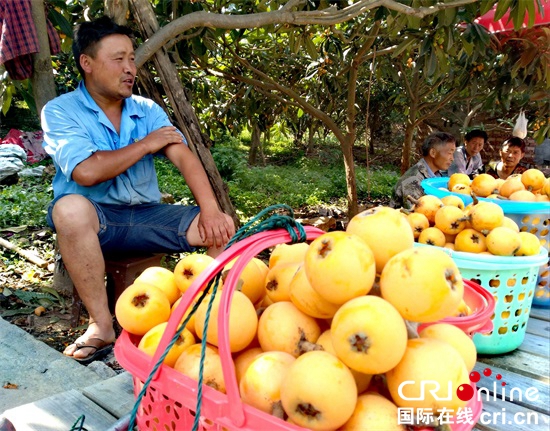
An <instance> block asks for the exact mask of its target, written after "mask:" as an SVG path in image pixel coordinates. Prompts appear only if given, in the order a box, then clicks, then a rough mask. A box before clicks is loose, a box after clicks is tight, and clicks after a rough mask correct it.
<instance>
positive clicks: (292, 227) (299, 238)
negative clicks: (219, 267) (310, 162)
mask: <svg viewBox="0 0 550 431" xmlns="http://www.w3.org/2000/svg"><path fill="white" fill-rule="evenodd" d="M275 211H286V212H287V213H289V215H285V214H271V213H274V212H275ZM268 215H269V217H267V216H268ZM281 228H282V229H286V231H287V232H288V234H289V235H290V238H291V242H292V243H296V242H304V241H305V240H306V239H307V234H306V231H305V229H304V227H303V226H302V225H301V224H300V223H299V222H298V221H296V219H295V218H294V211H293V210H292V208H291V207H289V206H288V205H285V204H277V205H271V206H269V207H267V208H265V209H264V210H262V211H260V212H259V213H258V214H257V215H256V216H254V217H253V218H252V219H250V221H248V222H247V223H246V224H244V225H243V226H242V227H241V228H240V229H239V230H238V231H237V232H236V233H235V235H233V238H231V240H229V242H228V243H227V245H226V247H225V249H226V250H227V249H228V248H229V247H231V246H232V245H233V244H235V243H236V242H238V241H241V240H243V239H245V238H247V237H249V236H252V235H254V234H256V233H259V232H264V231H267V230H273V229H281ZM220 279H221V273H218V274H216V276H215V277H214V278H213V279H212V280H211V281H210V282H209V283H208V285H207V286H206V288H205V289H204V291H203V292H202V294H201V296H200V297H199V299H198V300H197V301H196V302H195V304H194V305H193V308H192V309H191V312H190V313H189V314H188V315H187V317H186V318H185V319H184V321H183V323H182V324H181V325H180V327H179V328H178V330H177V331H176V333H175V334H174V337H173V338H172V340H170V342H169V343H168V345H167V346H166V350H165V351H164V353H163V354H162V355H161V356H160V357H159V359H158V361H157V363H156V364H155V366H154V367H153V369H152V370H151V373H150V374H149V377H148V378H147V380H146V381H145V382H144V384H143V387H142V389H141V391H140V393H139V394H138V396H137V399H136V402H135V403H134V407H133V409H132V413H131V415H130V421H129V424H128V429H129V430H133V429H134V422H135V418H136V416H137V411H138V409H139V405H140V404H141V400H142V399H143V397H144V396H145V393H146V392H147V389H148V388H149V385H150V383H151V381H152V380H153V378H154V377H155V375H156V374H157V371H158V369H159V368H160V366H161V365H162V363H163V361H164V358H166V355H168V352H169V351H170V349H171V348H172V346H173V345H174V344H175V343H176V341H177V340H178V338H179V337H180V335H181V333H182V332H183V330H184V329H185V327H186V326H187V322H188V321H189V319H191V317H192V316H193V315H194V314H195V311H196V310H197V308H198V307H199V305H200V304H201V302H202V300H203V299H204V298H205V297H206V296H207V295H208V294H209V292H210V289H211V287H212V286H213V289H212V294H211V296H210V299H209V302H208V306H207V309H206V315H205V318H204V329H203V334H206V333H207V331H208V322H209V321H210V312H211V309H212V304H213V302H214V298H215V296H216V292H217V290H218V285H219V281H220ZM205 354H206V336H204V337H203V339H202V341H201V358H200V365H199V379H198V382H197V384H198V392H197V404H196V409H195V419H194V422H193V429H192V431H197V430H198V429H199V420H200V411H201V407H202V382H203V370H204V359H205Z"/></svg>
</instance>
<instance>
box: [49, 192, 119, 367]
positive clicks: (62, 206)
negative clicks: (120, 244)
mask: <svg viewBox="0 0 550 431" xmlns="http://www.w3.org/2000/svg"><path fill="white" fill-rule="evenodd" d="M52 217H53V221H54V224H55V227H56V231H57V243H58V246H59V251H60V253H61V257H62V258H63V262H64V264H65V267H66V268H67V271H68V273H69V275H70V277H71V280H72V281H73V283H74V285H75V287H76V290H77V291H78V295H79V296H80V298H81V300H82V303H83V304H84V306H85V307H86V309H87V310H88V313H89V315H90V319H89V325H88V329H87V330H86V332H85V333H84V334H83V335H82V336H81V337H79V338H78V339H77V340H76V342H75V343H79V344H88V343H87V341H88V340H90V339H91V338H99V339H101V340H103V341H105V343H111V342H114V341H115V331H114V328H113V320H112V316H111V313H110V311H109V305H108V302H107V291H106V289H105V261H104V259H103V253H102V251H101V247H100V245H99V239H98V237H97V233H98V232H99V220H98V218H97V213H96V210H95V208H94V206H93V205H92V204H91V203H90V201H88V199H86V198H84V197H82V196H79V195H68V196H65V197H63V198H61V199H59V201H57V203H56V204H55V207H54V209H53V213H52ZM75 343H73V344H71V345H69V346H68V347H67V348H66V349H65V351H64V352H63V353H64V354H65V355H67V356H74V357H75V358H85V357H87V356H89V355H91V354H93V353H94V351H95V350H94V349H89V348H82V349H78V350H77V346H76V344H75Z"/></svg>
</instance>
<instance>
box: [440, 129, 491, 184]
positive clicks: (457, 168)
mask: <svg viewBox="0 0 550 431" xmlns="http://www.w3.org/2000/svg"><path fill="white" fill-rule="evenodd" d="M487 139H488V136H487V132H485V131H484V130H479V129H475V130H471V131H469V132H468V133H466V136H464V145H463V146H460V147H458V148H457V149H456V151H455V154H454V161H453V163H452V164H451V166H450V167H449V170H448V171H447V174H448V176H451V175H452V174H456V173H462V174H466V175H468V176H469V177H470V178H472V179H473V177H474V176H475V175H477V174H480V173H482V172H483V160H481V154H480V152H481V150H483V146H484V145H485V143H486V142H487Z"/></svg>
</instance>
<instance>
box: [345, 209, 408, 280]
mask: <svg viewBox="0 0 550 431" xmlns="http://www.w3.org/2000/svg"><path fill="white" fill-rule="evenodd" d="M410 230H411V229H410V226H409V223H408V222H407V219H406V218H405V217H404V216H403V214H402V213H401V212H400V211H399V210H395V209H393V208H389V207H383V206H378V207H375V208H371V209H368V210H366V211H363V212H361V213H359V214H357V215H356V216H355V217H353V218H352V219H351V220H350V222H349V224H348V226H347V228H346V232H348V233H351V234H355V235H357V236H359V237H360V238H361V239H362V240H363V241H365V242H366V243H367V245H368V246H369V247H370V249H371V250H372V252H373V253H374V259H375V261H376V272H377V273H380V272H381V271H382V268H383V267H384V265H385V264H386V262H387V261H388V260H389V259H390V258H391V257H392V256H394V255H396V254H397V253H399V252H400V251H402V250H405V249H407V248H412V247H413V245H414V235H413V234H412V233H411V232H410Z"/></svg>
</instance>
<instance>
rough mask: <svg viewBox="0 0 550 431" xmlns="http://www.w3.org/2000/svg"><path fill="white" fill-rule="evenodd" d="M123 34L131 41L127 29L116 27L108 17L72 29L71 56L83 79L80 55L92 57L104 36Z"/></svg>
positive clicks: (131, 35)
mask: <svg viewBox="0 0 550 431" xmlns="http://www.w3.org/2000/svg"><path fill="white" fill-rule="evenodd" d="M112 34H123V35H125V36H128V37H129V38H130V39H132V40H133V33H132V30H131V29H130V28H129V27H126V26H123V25H118V24H117V23H115V22H114V21H113V20H112V19H111V18H109V17H108V16H102V17H101V18H98V19H96V20H94V21H86V22H82V23H80V24H78V25H77V26H76V27H75V29H74V36H73V56H74V60H75V62H76V67H77V68H78V71H79V72H80V75H82V77H83V78H84V71H83V70H82V67H81V66H80V56H81V55H82V54H86V55H89V56H90V57H92V58H93V57H94V56H95V54H96V48H97V44H98V43H99V42H100V41H101V39H103V38H104V37H106V36H110V35H112Z"/></svg>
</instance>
